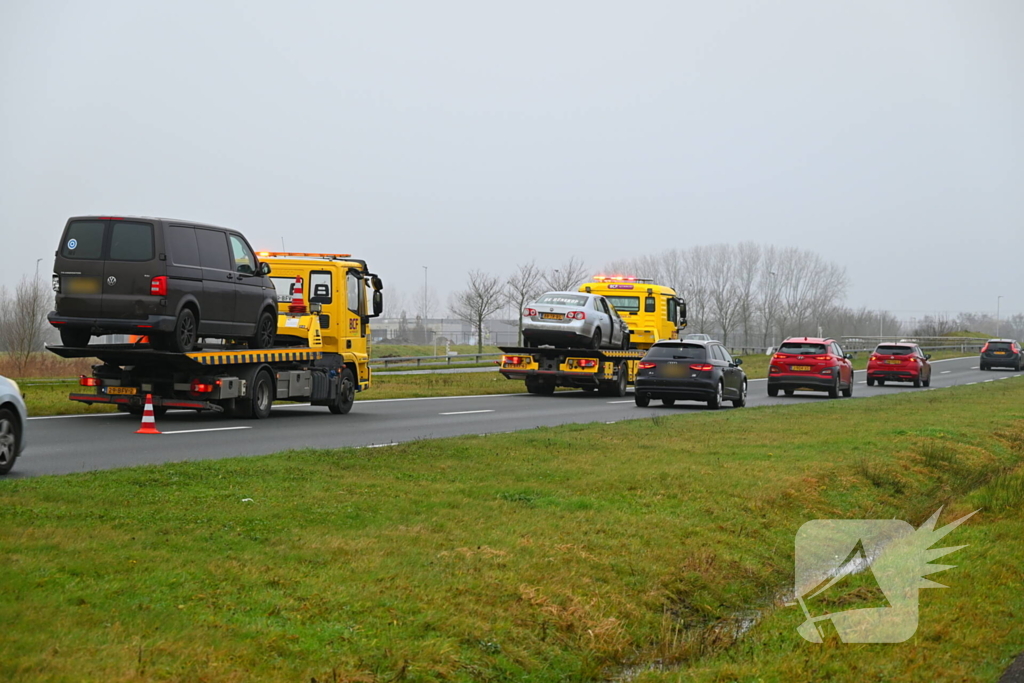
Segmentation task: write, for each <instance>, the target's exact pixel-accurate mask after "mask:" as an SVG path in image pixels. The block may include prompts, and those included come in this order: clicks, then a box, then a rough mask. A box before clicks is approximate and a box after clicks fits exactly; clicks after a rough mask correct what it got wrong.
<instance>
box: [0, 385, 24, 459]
mask: <svg viewBox="0 0 1024 683" xmlns="http://www.w3.org/2000/svg"><path fill="white" fill-rule="evenodd" d="M27 420H28V411H27V410H26V409H25V401H23V400H22V398H21V390H20V389H19V387H18V384H17V383H16V382H15V381H14V380H10V379H7V378H6V377H2V376H0V474H7V473H8V472H10V471H11V468H12V467H14V461H15V460H17V458H18V456H19V455H21V452H22V451H23V450H25V423H26V422H27Z"/></svg>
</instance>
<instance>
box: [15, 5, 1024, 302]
mask: <svg viewBox="0 0 1024 683" xmlns="http://www.w3.org/2000/svg"><path fill="white" fill-rule="evenodd" d="M1021 35H1024V2H1020V1H1019V0H1005V1H984V0H964V1H962V2H949V1H947V0H927V1H917V2H910V1H908V2H904V1H900V2H892V1H890V0H886V1H873V2H866V1H863V0H858V1H856V2H852V1H851V2H845V3H840V2H820V1H818V0H813V1H812V0H801V1H789V2H786V1H781V2H772V3H762V2H722V1H719V0H716V1H715V2H630V3H626V2H618V3H610V2H594V1H593V0H588V1H586V2H582V1H573V2H568V1H566V2H522V1H520V2H516V3H484V2H441V1H433V2H372V3H367V2H358V3H357V2H328V1H324V2H289V3H283V2H252V1H246V2H233V3H229V2H216V1H215V0H209V1H204V2H187V1H186V2H182V1H176V2H159V3H156V2H140V1H138V0H131V1H116V0H90V1H88V2H85V1H82V2H52V1H46V0H4V1H3V2H0V238H2V239H0V284H7V285H11V284H13V283H14V282H16V280H17V279H18V278H19V277H20V275H21V274H22V273H25V272H31V271H32V269H33V268H34V267H35V260H36V259H37V258H42V259H43V261H42V263H41V264H40V270H41V272H42V273H44V274H45V275H46V276H47V277H48V276H49V273H50V272H51V267H52V258H53V251H54V249H55V247H56V244H57V241H58V237H59V232H60V230H61V228H62V227H63V224H64V221H65V220H66V218H67V217H68V216H70V215H76V214H89V213H101V214H106V213H113V214H142V215H159V216H170V217H176V218H185V219H190V220H197V221H204V222H209V223H216V224H222V225H228V226H232V227H236V228H239V229H241V230H243V231H244V232H245V233H246V234H247V235H248V237H249V238H250V241H252V242H253V244H254V246H256V247H257V248H270V249H276V248H280V246H281V238H282V237H283V238H284V240H285V244H286V246H287V248H288V249H289V250H292V251H304V250H305V251H350V252H352V253H353V254H356V255H359V256H361V257H364V258H366V259H368V260H369V262H370V264H371V266H372V267H373V268H374V269H375V270H376V271H377V272H379V273H380V274H381V275H382V276H383V277H384V278H385V281H386V283H388V284H391V285H394V286H395V287H396V288H397V289H398V290H400V291H402V292H403V293H405V294H406V295H411V294H412V292H413V290H414V289H415V288H416V287H417V286H418V285H419V284H420V283H421V282H422V277H423V269H422V268H421V266H423V265H427V266H429V267H430V271H429V275H430V281H431V286H432V287H436V288H437V289H438V290H439V293H440V298H441V300H442V301H443V300H444V297H445V295H446V293H447V291H449V290H451V289H453V288H456V287H458V286H460V284H461V283H462V281H463V279H464V277H465V273H466V271H467V270H468V269H470V268H474V267H485V268H488V269H491V270H493V271H495V272H500V273H508V272H510V271H511V270H512V268H513V267H514V266H515V264H516V263H519V262H524V261H527V260H529V259H531V258H536V260H537V261H538V263H540V264H541V265H545V266H554V265H556V264H557V263H558V262H560V261H562V260H564V259H567V258H568V257H569V256H570V255H576V256H579V257H581V258H583V259H584V260H585V261H586V262H587V263H588V264H590V265H592V266H594V269H595V270H596V269H597V268H598V267H599V266H600V265H602V264H604V263H605V262H607V261H610V260H612V259H615V258H621V257H626V256H632V255H638V254H641V253H644V252H646V251H652V250H657V249H660V248H663V247H685V246H688V245H691V244H695V243H715V242H722V241H729V242H734V241H741V240H755V241H758V242H764V243H773V244H778V245H783V246H790V245H795V246H800V247H806V248H811V249H815V250H817V251H819V252H821V253H822V254H824V255H826V256H828V257H829V258H831V259H833V260H835V261H837V262H839V263H840V264H842V265H845V266H846V267H847V269H848V273H849V275H850V278H851V282H852V287H851V291H850V296H849V299H848V303H849V304H851V305H855V306H859V305H867V306H870V307H878V308H888V309H890V310H894V311H896V312H897V315H899V316H900V317H909V316H913V315H919V314H923V313H926V312H930V311H950V312H956V311H960V310H971V311H980V310H992V311H994V309H995V306H996V296H997V294H1000V293H1002V294H1004V298H1003V301H1002V310H1003V312H1004V314H1005V313H1009V312H1014V311H1024V275H1022V269H1021V268H1020V265H1019V264H1020V263H1021V261H1022V259H1024V40H1022V39H1021Z"/></svg>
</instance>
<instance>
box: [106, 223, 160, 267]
mask: <svg viewBox="0 0 1024 683" xmlns="http://www.w3.org/2000/svg"><path fill="white" fill-rule="evenodd" d="M153 255H154V254H153V226H152V224H150V223H133V222H129V221H117V222H115V223H114V225H113V227H112V228H111V230H110V260H111V261H152V260H153Z"/></svg>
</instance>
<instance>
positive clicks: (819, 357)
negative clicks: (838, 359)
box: [814, 356, 832, 360]
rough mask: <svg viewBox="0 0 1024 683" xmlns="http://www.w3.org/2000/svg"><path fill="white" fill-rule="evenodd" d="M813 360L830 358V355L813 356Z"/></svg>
mask: <svg viewBox="0 0 1024 683" xmlns="http://www.w3.org/2000/svg"><path fill="white" fill-rule="evenodd" d="M814 360H832V356H815V357H814Z"/></svg>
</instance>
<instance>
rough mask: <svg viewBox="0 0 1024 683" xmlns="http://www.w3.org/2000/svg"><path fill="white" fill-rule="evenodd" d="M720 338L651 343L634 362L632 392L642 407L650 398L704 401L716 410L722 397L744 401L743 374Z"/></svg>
mask: <svg viewBox="0 0 1024 683" xmlns="http://www.w3.org/2000/svg"><path fill="white" fill-rule="evenodd" d="M742 363H743V360H742V359H741V358H733V357H732V356H731V355H729V352H728V351H727V350H726V348H725V347H724V346H722V344H721V343H720V342H717V341H702V340H692V341H690V340H687V341H671V340H665V341H660V342H657V343H655V344H654V345H653V346H651V348H650V349H649V350H648V351H647V354H646V355H644V357H643V360H641V361H640V363H639V364H638V365H637V372H636V378H635V379H634V385H633V395H634V399H635V401H636V404H637V405H638V406H640V407H641V408H646V407H647V406H649V405H650V404H651V400H652V399H661V402H662V403H663V404H664V405H666V406H671V405H673V404H674V403H675V402H676V401H705V402H707V404H708V408H710V409H712V410H717V409H718V408H719V407H721V405H722V403H723V402H724V401H726V400H728V401H732V404H733V406H734V407H736V408H742V407H743V406H745V405H746V404H747V374H746V373H745V372H743V370H742V369H741V368H740V365H741V364H742Z"/></svg>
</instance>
